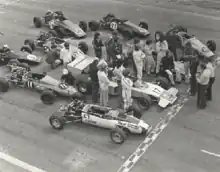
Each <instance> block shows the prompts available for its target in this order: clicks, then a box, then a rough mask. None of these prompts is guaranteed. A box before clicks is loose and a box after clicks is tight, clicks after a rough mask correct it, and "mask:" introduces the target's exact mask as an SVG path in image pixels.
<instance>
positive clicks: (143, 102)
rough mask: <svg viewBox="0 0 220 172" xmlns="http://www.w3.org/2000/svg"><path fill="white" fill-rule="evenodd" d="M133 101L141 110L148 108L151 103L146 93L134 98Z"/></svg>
mask: <svg viewBox="0 0 220 172" xmlns="http://www.w3.org/2000/svg"><path fill="white" fill-rule="evenodd" d="M135 101H136V103H137V105H138V107H139V108H140V110H142V111H145V110H149V109H150V107H151V104H152V100H151V97H150V96H148V95H146V96H145V97H141V98H136V99H135Z"/></svg>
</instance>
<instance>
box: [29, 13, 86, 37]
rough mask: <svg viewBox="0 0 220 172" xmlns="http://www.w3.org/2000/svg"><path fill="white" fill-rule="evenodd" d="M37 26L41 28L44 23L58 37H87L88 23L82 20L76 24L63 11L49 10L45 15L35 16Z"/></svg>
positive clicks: (34, 21) (34, 20)
mask: <svg viewBox="0 0 220 172" xmlns="http://www.w3.org/2000/svg"><path fill="white" fill-rule="evenodd" d="M33 23H34V25H35V27H37V28H40V27H42V25H44V26H46V27H48V28H49V29H51V33H53V36H56V37H67V36H68V37H75V38H79V39H80V38H85V37H86V31H87V23H86V22H84V21H80V22H79V24H75V23H73V22H72V21H70V20H69V19H67V18H66V17H65V16H64V14H63V13H62V12H61V11H55V12H52V11H48V12H47V13H46V14H45V15H44V16H43V17H34V18H33Z"/></svg>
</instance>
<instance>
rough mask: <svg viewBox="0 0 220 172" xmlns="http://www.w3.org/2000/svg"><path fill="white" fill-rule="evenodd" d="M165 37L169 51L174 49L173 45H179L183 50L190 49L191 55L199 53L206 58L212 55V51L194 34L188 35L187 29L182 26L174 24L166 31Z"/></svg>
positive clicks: (187, 50)
mask: <svg viewBox="0 0 220 172" xmlns="http://www.w3.org/2000/svg"><path fill="white" fill-rule="evenodd" d="M166 38H167V41H168V44H169V46H170V47H169V48H170V50H171V51H175V48H174V47H179V48H181V49H182V50H183V52H189V51H191V50H192V51H193V52H192V53H191V55H192V56H193V55H196V54H201V55H203V56H204V57H206V58H210V57H212V56H213V55H214V53H213V52H212V51H211V50H210V49H209V48H208V47H207V46H206V45H205V44H203V43H202V42H201V41H200V40H199V39H198V38H196V37H195V36H194V35H190V34H189V33H187V29H186V28H184V27H181V26H176V27H174V28H172V29H171V30H169V31H168V32H167V33H166ZM209 41H210V40H209ZM209 41H208V42H209ZM173 44H175V45H173ZM172 46H173V47H172ZM189 49H190V50H189ZM184 56H185V54H183V58H184Z"/></svg>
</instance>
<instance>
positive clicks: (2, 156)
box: [0, 152, 46, 172]
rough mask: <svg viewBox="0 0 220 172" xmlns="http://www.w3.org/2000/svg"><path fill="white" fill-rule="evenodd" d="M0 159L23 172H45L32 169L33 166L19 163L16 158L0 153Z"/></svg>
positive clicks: (35, 168)
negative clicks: (21, 169)
mask: <svg viewBox="0 0 220 172" xmlns="http://www.w3.org/2000/svg"><path fill="white" fill-rule="evenodd" d="M0 159H3V160H5V161H7V162H9V163H11V164H13V165H15V166H18V167H20V168H23V169H24V170H27V171H30V172H46V171H44V170H42V169H39V168H37V167H34V166H32V165H30V164H28V163H26V162H23V161H21V160H19V159H17V158H14V157H12V156H10V155H7V154H5V153H3V152H0Z"/></svg>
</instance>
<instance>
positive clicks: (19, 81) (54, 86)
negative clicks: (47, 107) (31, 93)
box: [0, 66, 81, 104]
mask: <svg viewBox="0 0 220 172" xmlns="http://www.w3.org/2000/svg"><path fill="white" fill-rule="evenodd" d="M27 68H28V67H27V66H22V67H21V66H11V69H12V72H11V73H10V74H9V75H8V76H6V77H5V78H0V92H7V91H8V90H9V88H10V86H12V85H13V86H15V87H21V88H26V89H30V90H35V91H37V92H40V93H41V97H40V98H41V101H42V102H43V103H44V104H53V103H54V101H55V99H56V97H57V96H62V97H69V98H72V97H76V98H81V94H80V93H79V92H78V91H77V89H76V88H74V87H73V86H69V85H66V84H64V83H62V82H60V81H58V80H56V79H54V78H52V77H50V76H48V75H46V74H41V73H33V72H31V71H30V69H27Z"/></svg>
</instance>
